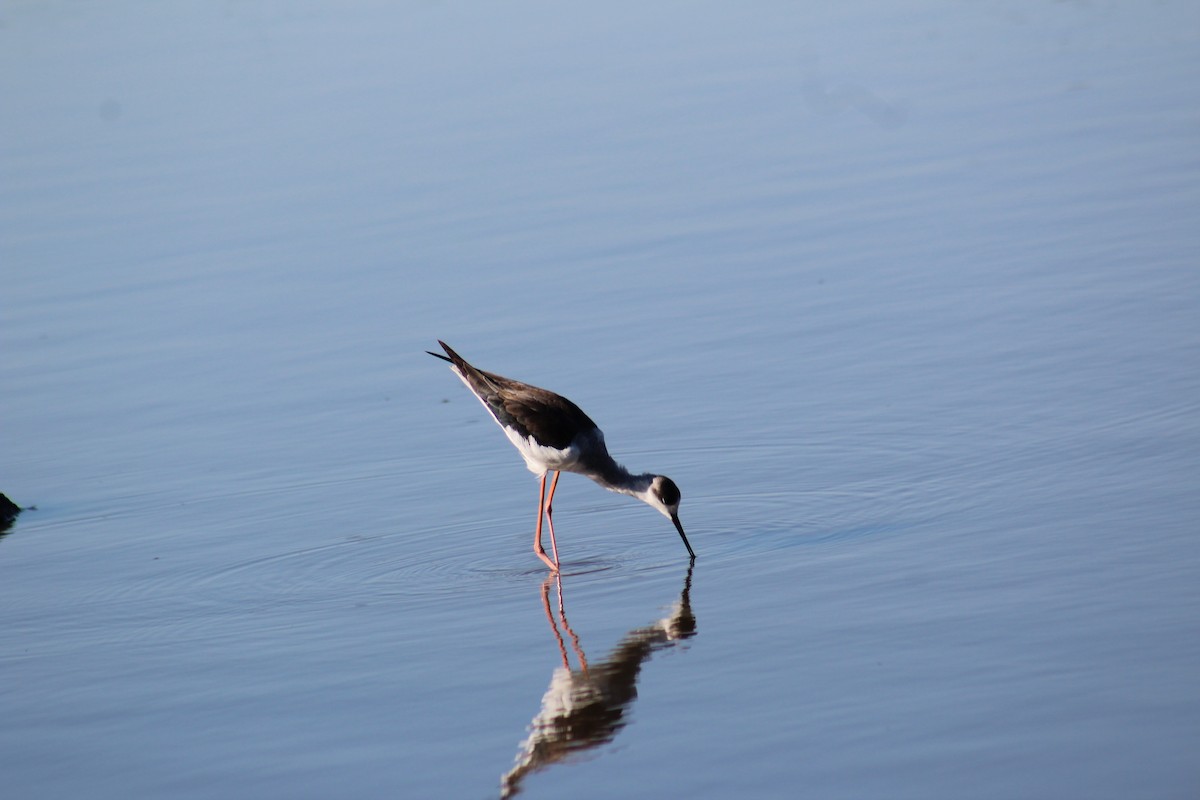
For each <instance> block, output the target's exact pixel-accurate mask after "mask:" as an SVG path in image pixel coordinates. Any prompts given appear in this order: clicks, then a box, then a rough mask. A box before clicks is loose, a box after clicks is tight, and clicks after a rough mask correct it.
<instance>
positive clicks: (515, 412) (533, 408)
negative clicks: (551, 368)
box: [430, 340, 596, 449]
mask: <svg viewBox="0 0 1200 800" xmlns="http://www.w3.org/2000/svg"><path fill="white" fill-rule="evenodd" d="M438 344H440V345H441V346H442V348H443V349H444V350H445V351H446V353H447V355H449V356H450V357H449V358H445V356H441V355H439V354H437V353H430V355H433V356H437V357H438V358H442V359H444V360H446V361H449V362H450V363H452V364H454V366H455V367H456V368H457V369H458V371H459V373H460V374H461V375H462V376H463V377H464V378H466V381H467V385H468V386H470V387H471V391H473V392H474V393H475V394H476V396H477V397H479V399H480V400H482V401H483V404H484V405H485V406H486V407H487V409H488V411H490V412H491V413H492V416H493V417H495V418H496V421H497V422H499V423H500V424H501V425H502V426H504V427H506V428H512V429H513V430H515V431H516V432H517V433H518V434H520V435H521V436H533V438H534V439H536V440H537V441H538V442H540V443H541V444H543V445H547V446H549V447H556V448H558V449H564V448H566V447H568V446H570V444H571V441H572V440H573V439H574V438H575V436H576V434H578V433H579V432H580V431H590V430H592V429H593V428H595V427H596V423H595V422H592V420H591V418H590V417H588V415H587V414H585V413H583V409H581V408H580V407H579V406H577V405H575V404H574V403H572V402H571V401H570V400H568V399H567V398H565V397H563V396H562V395H559V394H555V393H554V392H551V391H547V390H546V389H540V388H538V387H537V386H531V385H529V384H528V383H521V382H520V381H514V380H513V379H511V378H505V377H504V376H503V375H497V374H495V373H493V372H484V371H483V370H481V369H477V368H476V367H473V366H471V365H470V364H469V363H467V361H466V359H464V358H463V357H462V356H460V355H459V354H458V353H456V352H454V351H453V350H452V349H450V346H449V345H447V344H446V343H445V342H443V341H441V340H438Z"/></svg>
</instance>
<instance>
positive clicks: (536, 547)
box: [533, 475, 558, 572]
mask: <svg viewBox="0 0 1200 800" xmlns="http://www.w3.org/2000/svg"><path fill="white" fill-rule="evenodd" d="M545 500H546V476H545V475H542V492H541V495H540V496H539V497H538V518H537V532H536V533H535V534H534V535H533V552H535V553H537V557H538V558H540V559H541V560H542V561H544V562H545V564H546V566H547V567H549V568H550V569H552V570H554V571H555V572H557V571H558V564H556V563H555V562H554V561H551V560H550V559H549V558H547V557H546V549H545V548H544V547H542V512H543V509H544V508H545ZM553 530H554V528H553V526H551V531H552V532H551V534H550V546H551V547H553V546H554V533H553ZM557 560H558V559H557V554H555V561H557Z"/></svg>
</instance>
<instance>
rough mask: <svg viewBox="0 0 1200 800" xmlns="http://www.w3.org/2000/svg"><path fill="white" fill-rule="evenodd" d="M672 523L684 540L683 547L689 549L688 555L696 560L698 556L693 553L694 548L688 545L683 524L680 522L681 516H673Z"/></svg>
mask: <svg viewBox="0 0 1200 800" xmlns="http://www.w3.org/2000/svg"><path fill="white" fill-rule="evenodd" d="M671 522H674V523H675V530H677V531H679V538H680V539H683V546H684V547H686V548H687V549H688V555H689V556H691V557H692V558H695V557H696V554H695V553H693V552H692V546H691V545H690V544H688V540H687V535H686V534H684V532H683V524H682V523H681V522H680V521H679V515H678V514H672V515H671Z"/></svg>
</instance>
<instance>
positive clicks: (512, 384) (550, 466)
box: [425, 339, 696, 572]
mask: <svg viewBox="0 0 1200 800" xmlns="http://www.w3.org/2000/svg"><path fill="white" fill-rule="evenodd" d="M438 344H440V345H441V346H442V349H443V350H445V351H446V355H442V354H441V353H434V352H432V351H430V350H426V351H425V352H427V353H429V355H431V356H434V357H435V358H440V359H442V360H443V361H449V362H450V365H451V366H450V369H451V371H452V372H453V373H454V374H455V375H457V376H458V377H459V378H461V379H462V382H463V383H465V384H466V385H467V388H468V389H470V390H471V393H472V394H474V395H475V396H476V397H478V398H479V401H480V402H481V403H483V407H484V408H486V409H487V410H488V413H489V414H491V415H492V418H493V419H495V420H496V423H497V424H498V425H499V426H500V427H501V428H502V429H503V430H504V433H505V435H506V436H508V440H509V441H510V442H512V443H513V446H514V447H516V448H517V450H518V451H519V452H520V453H521V457H522V458H524V459H525V466H527V467H528V468H529V471H530V472H532V473H533V474H534V475H537V476H538V477H540V478H541V482H542V488H541V496H540V497H539V498H538V517H537V530H536V532H535V533H534V539H533V551H534V552H535V553H537V557H538V558H540V559H541V560H542V561H543V562H545V564H546V566H548V567H550V569H552V570H554V571H556V572H557V571H558V568H559V561H558V542H557V541H555V538H554V517H553V514H552V511H551V504H552V503H553V502H554V490H555V489H556V488H557V487H558V478H559V475H560V474H561V473H562V472H563V471H566V472H577V473H579V474H580V475H586V476H587V477H589V478H591V479H592V480H594V481H595V482H596V483H598V484H600V485H601V486H603V487H604V488H605V489H608V490H609V491H610V492H620V493H621V494H627V495H631V496H633V497H636V498H637V499H639V500H641V501H642V502H643V503H646V504H647V505H649V506H651V507H652V508H656V509H658V511H659V512H661V513H662V514H663V516H665V517H667V518H668V519H670V520H671V522H672V523H674V525H675V530H677V531H679V537H680V538H681V539H683V546H684V547H686V548H687V551H688V555H689V556H691V557H692V558H695V557H696V554H695V553H694V552H692V546H691V545H690V544H688V540H687V536H686V535H685V534H684V532H683V525H681V524H680V522H679V487H678V486H676V485H675V482H674V481H672V480H671V479H670V478H668V477H665V476H663V475H652V474H650V473H646V474H643V475H633V474H630V472H629V470H627V469H625V468H624V467H622V466H621V465H620V464H618V463H617V462H616V461H614V460H613V458H612V456H610V455H609V454H608V448H607V447H605V446H604V433H603V432H602V431H601V430H600V428H598V427H597V426H596V423H594V422H592V420H591V418H590V417H589V416H588V415H587V414H585V413H583V410H582V409H580V408H579V406H577V405H575V404H574V403H572V402H571V401H570V400H568V399H567V398H565V397H563V396H562V395H559V394H555V393H554V392H551V391H548V390H546V389H539V388H538V387H536V386H530V385H529V384H527V383H521V382H520V381H514V380H512V379H510V378H505V377H502V376H500V375H496V374H493V373H491V372H484V371H483V370H481V369H476V368H475V367H473V366H471V365H470V364H468V363H467V362H466V360H465V359H463V357H462V356H460V355H459V354H458V353H456V352H454V351H453V350H451V349H450V346H449V345H447V344H446V343H445V342H443V341H442V340H440V339H439V340H438ZM551 472H553V473H554V479H553V480H552V481H551V482H550V492H549V493H548V494H547V492H546V477H547V476H548V475H549V473H551ZM543 516H545V518H546V521H547V522H548V523H549V527H550V549H551V551H552V552H553V553H554V560H553V561H551V560H550V558H549V557H548V556H547V555H546V550H545V549H544V548H543V547H542V517H543Z"/></svg>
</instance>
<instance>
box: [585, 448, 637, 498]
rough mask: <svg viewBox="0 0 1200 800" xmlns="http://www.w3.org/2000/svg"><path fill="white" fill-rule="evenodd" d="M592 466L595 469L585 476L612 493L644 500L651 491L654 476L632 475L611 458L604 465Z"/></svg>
mask: <svg viewBox="0 0 1200 800" xmlns="http://www.w3.org/2000/svg"><path fill="white" fill-rule="evenodd" d="M591 466H592V467H593V469H591V470H589V471H588V472H587V473H585V474H586V475H587V476H588V477H589V478H591V479H592V480H594V481H595V482H596V483H598V484H600V485H601V486H603V487H604V488H605V489H608V490H609V491H610V492H619V493H620V494H627V495H631V496H633V497H637V498H642V497H644V496H645V495H646V493H647V492H649V491H650V484H651V482H652V481H653V480H654V476H653V475H650V474H649V473H647V474H644V475H634V474H632V473H630V471H629V470H627V469H625V468H624V467H623V466H621V465H620V464H618V463H617V462H616V461H614V460H613V459H612V458H611V457H609V458H608V459H607V460H606V461H605V462H604V463H601V464H594V465H591Z"/></svg>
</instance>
